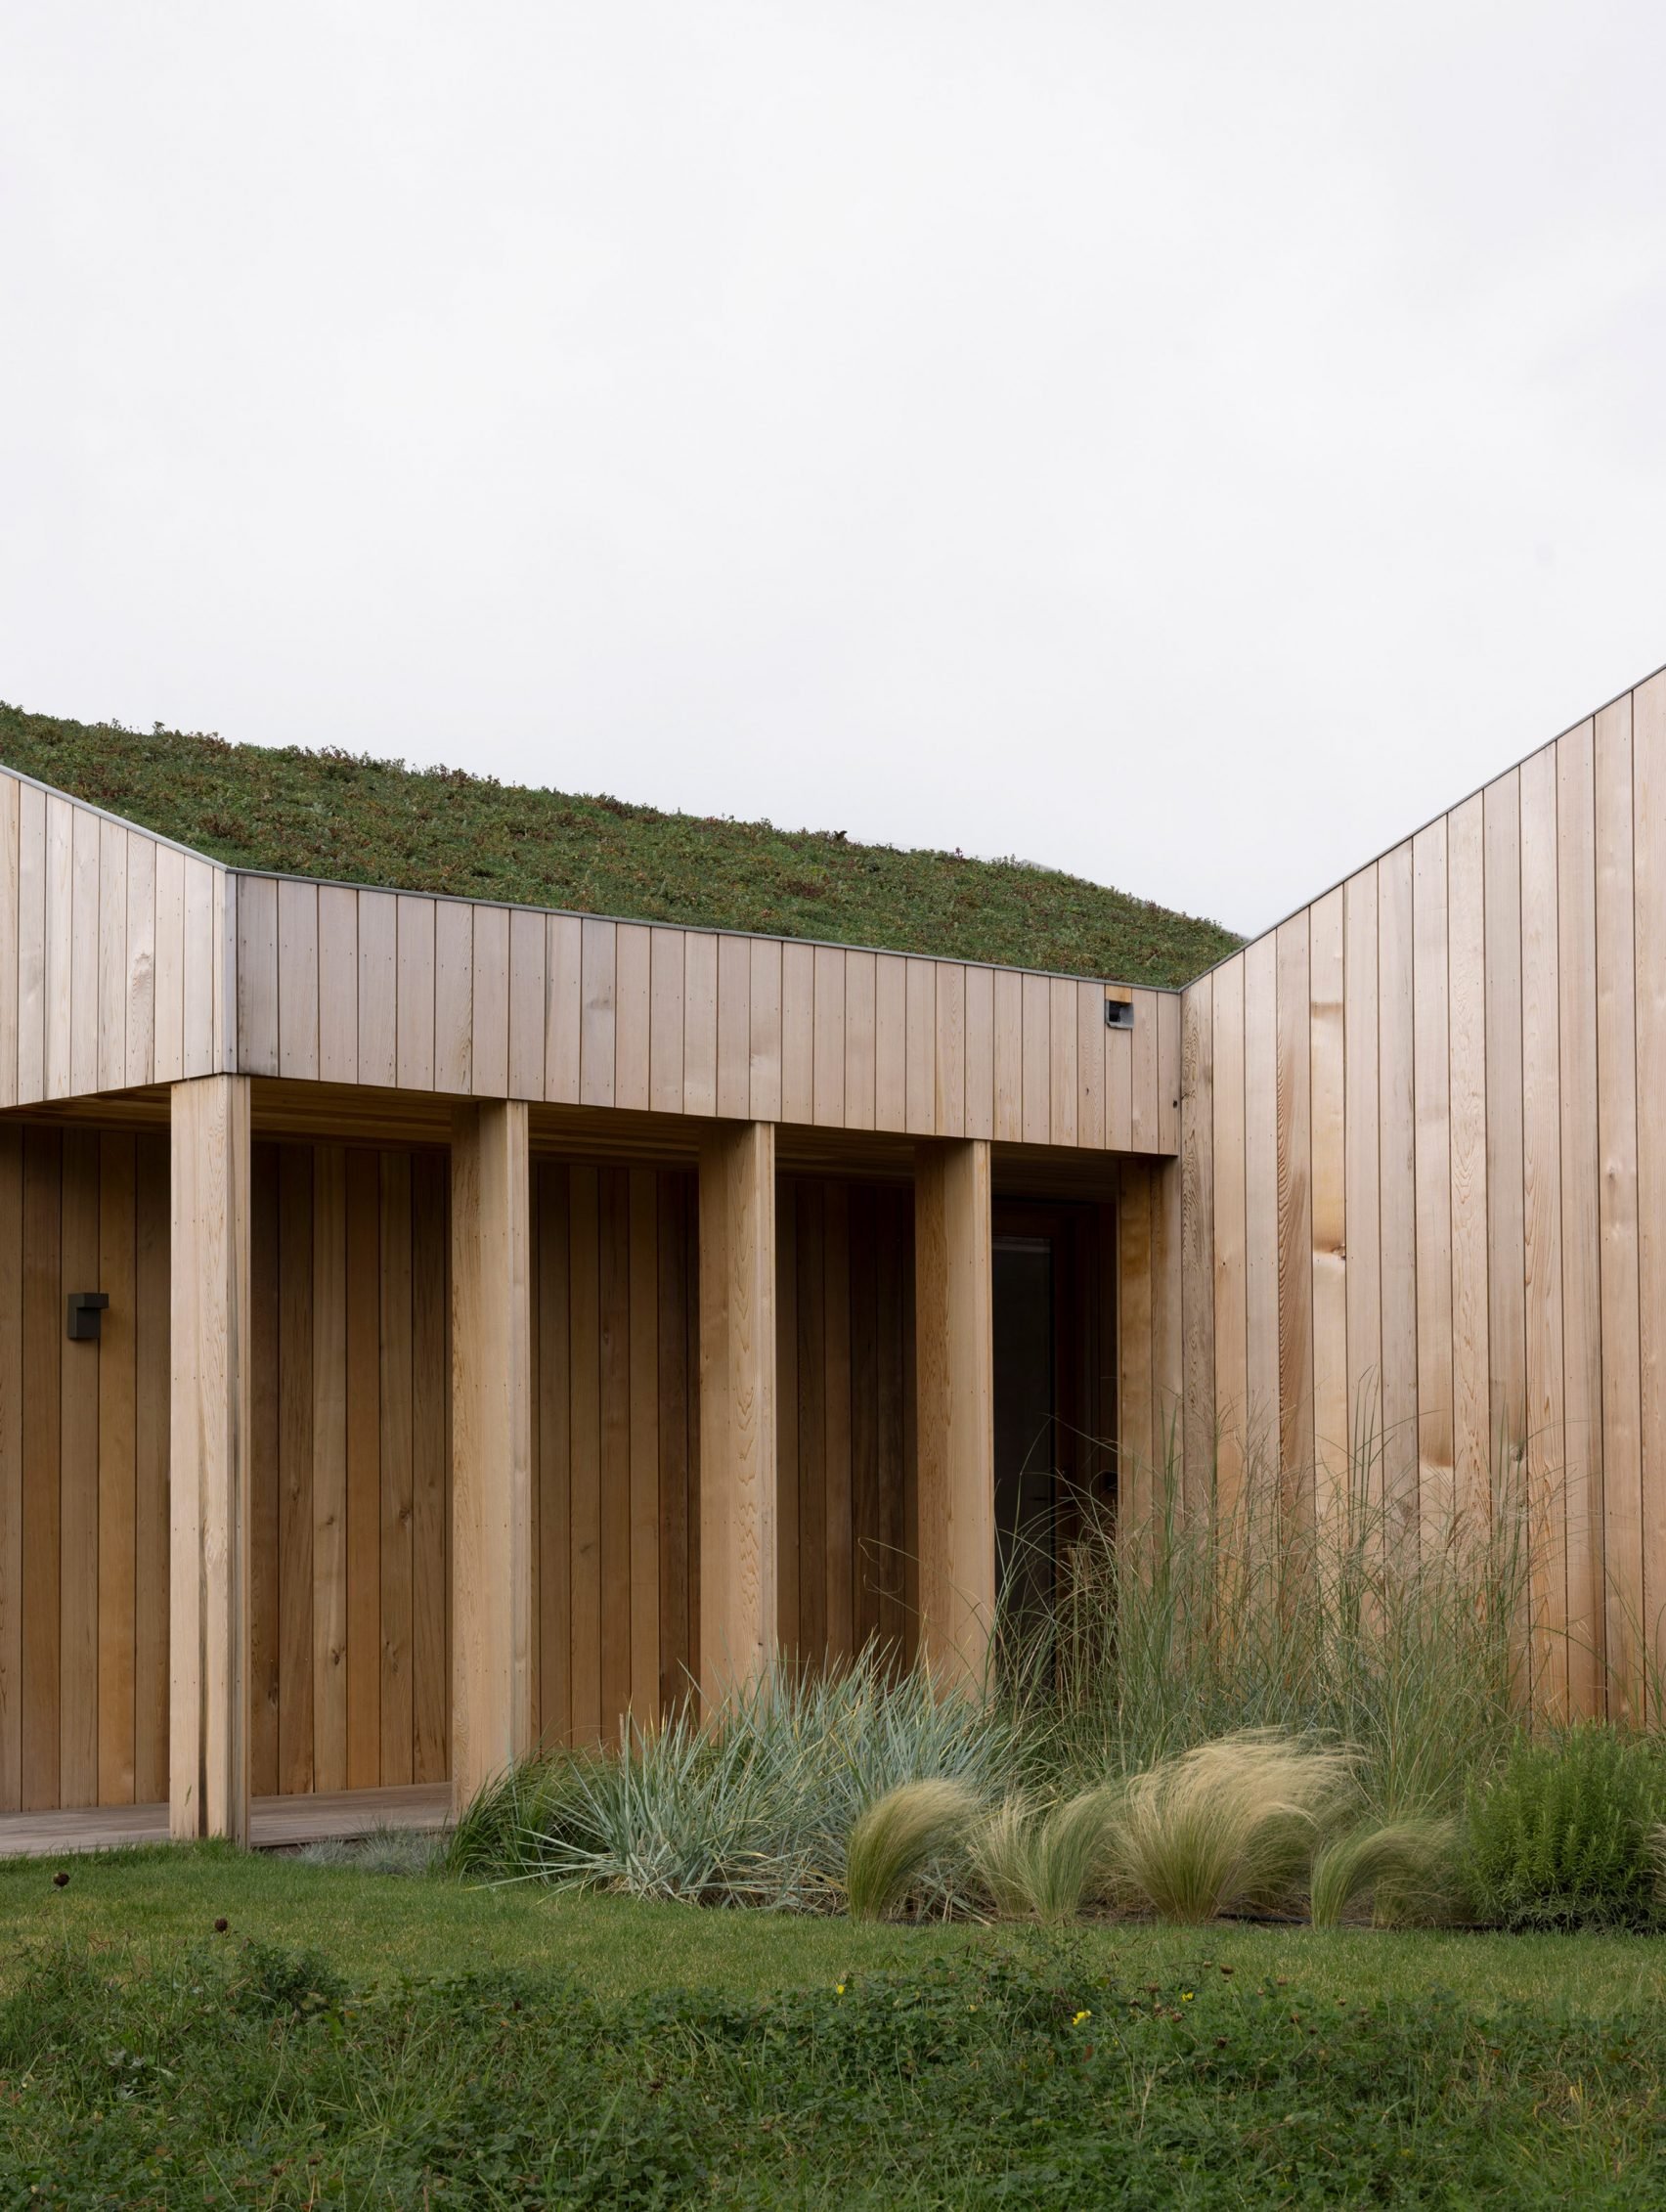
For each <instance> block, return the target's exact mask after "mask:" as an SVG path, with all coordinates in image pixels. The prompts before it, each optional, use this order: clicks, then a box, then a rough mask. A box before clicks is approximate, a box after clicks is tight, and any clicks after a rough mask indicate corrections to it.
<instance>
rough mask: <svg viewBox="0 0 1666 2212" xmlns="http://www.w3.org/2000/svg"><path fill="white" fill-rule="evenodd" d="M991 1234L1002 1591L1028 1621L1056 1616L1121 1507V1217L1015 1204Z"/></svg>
mask: <svg viewBox="0 0 1666 2212" xmlns="http://www.w3.org/2000/svg"><path fill="white" fill-rule="evenodd" d="M993 1228H994V1240H993V1251H992V1256H991V1259H992V1283H991V1292H992V1300H991V1304H992V1314H993V1326H994V1456H995V1579H996V1588H997V1590H998V1591H999V1593H1000V1595H1001V1598H1002V1601H1003V1603H1004V1604H1005V1605H1007V1606H1008V1607H1009V1608H1010V1609H1011V1610H1012V1611H1013V1612H1014V1613H1015V1614H1016V1615H1018V1616H1019V1617H1020V1618H1023V1617H1026V1616H1031V1617H1033V1616H1038V1615H1043V1614H1045V1613H1046V1612H1047V1611H1049V1610H1051V1608H1052V1607H1053V1605H1054V1603H1055V1601H1056V1599H1057V1597H1058V1595H1059V1591H1060V1585H1061V1581H1062V1578H1063V1577H1064V1576H1065V1575H1067V1574H1068V1572H1069V1565H1070V1555H1071V1549H1072V1547H1073V1546H1074V1545H1075V1544H1077V1543H1079V1542H1081V1541H1082V1540H1084V1538H1085V1536H1086V1534H1087V1531H1088V1527H1089V1525H1090V1523H1091V1522H1092V1520H1093V1518H1094V1515H1095V1513H1096V1512H1097V1511H1098V1510H1099V1509H1101V1508H1103V1507H1106V1506H1108V1505H1109V1504H1110V1503H1111V1502H1112V1497H1113V1485H1114V1480H1115V1478H1114V1474H1113V1469H1114V1465H1115V1461H1114V1455H1113V1452H1112V1449H1111V1442H1110V1439H1111V1438H1112V1437H1113V1435H1114V1433H1115V1427H1116V1409H1115V1374H1116V1338H1115V1331H1114V1325H1113V1314H1114V1303H1115V1302H1114V1295H1113V1292H1112V1289H1111V1286H1110V1282H1109V1279H1108V1269H1109V1268H1110V1267H1111V1265H1113V1264H1114V1261H1115V1254H1116V1235H1115V1216H1114V1213H1113V1210H1112V1209H1111V1208H1110V1207H1109V1206H1098V1205H1070V1204H1063V1203H1059V1204H1035V1203H1028V1202H1027V1203H1023V1204H1020V1203H1018V1202H1017V1201H1013V1200H1005V1201H997V1203H996V1206H995V1210H994V1223H993Z"/></svg>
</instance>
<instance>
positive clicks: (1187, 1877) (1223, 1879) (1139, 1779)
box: [1109, 1729, 1355, 1924]
mask: <svg viewBox="0 0 1666 2212" xmlns="http://www.w3.org/2000/svg"><path fill="white" fill-rule="evenodd" d="M1354 1765H1355V1759H1354V1755H1353V1754H1352V1753H1351V1752H1348V1751H1342V1750H1322V1749H1316V1748H1313V1747H1308V1746H1306V1745H1303V1744H1301V1743H1299V1742H1297V1741H1296V1740H1295V1739H1294V1738H1293V1737H1289V1736H1286V1735H1282V1734H1280V1733H1279V1732H1277V1731H1276V1730H1271V1729H1254V1730H1249V1731H1245V1732H1244V1733H1241V1734H1239V1735H1235V1736H1225V1737H1221V1738H1218V1739H1217V1740H1216V1741H1215V1742H1214V1743H1212V1744H1200V1745H1199V1746H1198V1747H1196V1748H1195V1749H1194V1750H1190V1751H1184V1752H1182V1753H1181V1754H1180V1755H1179V1757H1177V1758H1171V1759H1164V1760H1162V1762H1161V1763H1160V1764H1159V1765H1157V1766H1154V1767H1148V1768H1147V1769H1146V1771H1145V1772H1144V1773H1143V1774H1136V1775H1134V1776H1132V1777H1131V1778H1130V1779H1129V1780H1128V1781H1127V1782H1126V1783H1124V1784H1123V1785H1122V1786H1121V1789H1120V1791H1119V1792H1118V1801H1117V1804H1116V1808H1115V1811H1114V1812H1113V1814H1112V1818H1111V1821H1110V1825H1109V1843H1110V1864H1111V1870H1112V1875H1113V1879H1114V1880H1115V1882H1116V1885H1117V1887H1118V1890H1119V1891H1120V1892H1121V1893H1122V1894H1123V1895H1124V1897H1125V1898H1126V1899H1127V1900H1128V1901H1129V1902H1131V1903H1135V1904H1140V1905H1145V1906H1148V1907H1149V1908H1150V1909H1151V1910H1152V1911H1153V1912H1155V1913H1156V1914H1158V1915H1159V1917H1160V1918H1161V1919H1162V1920H1167V1921H1179V1922H1183V1923H1190V1924H1196V1923H1198V1922H1201V1921H1206V1920H1210V1919H1212V1918H1213V1917H1214V1915H1215V1914H1217V1913H1222V1912H1225V1911H1226V1910H1228V1908H1229V1907H1231V1906H1233V1905H1239V1904H1249V1903H1255V1902H1261V1901H1265V1900H1267V1899H1270V1898H1272V1897H1274V1896H1276V1895H1278V1894H1279V1893H1280V1892H1281V1891H1282V1890H1284V1889H1286V1888H1288V1887H1289V1886H1290V1885H1291V1884H1292V1883H1293V1882H1294V1881H1295V1880H1298V1879H1299V1877H1300V1875H1301V1873H1302V1872H1303V1871H1304V1869H1305V1868H1306V1866H1307V1864H1308V1861H1309V1859H1310V1858H1311V1856H1312V1852H1313V1849H1314V1846H1315V1844H1316V1842H1317V1841H1318V1839H1319V1836H1320V1834H1321V1832H1322V1826H1323V1823H1324V1822H1325V1820H1326V1819H1327V1818H1329V1817H1331V1816H1333V1815H1334V1814H1335V1813H1336V1811H1337V1809H1338V1807H1339V1805H1340V1804H1341V1802H1342V1799H1343V1797H1344V1795H1345V1793H1346V1792H1347V1790H1348V1787H1349V1784H1350V1782H1351V1780H1352V1776H1353V1769H1354Z"/></svg>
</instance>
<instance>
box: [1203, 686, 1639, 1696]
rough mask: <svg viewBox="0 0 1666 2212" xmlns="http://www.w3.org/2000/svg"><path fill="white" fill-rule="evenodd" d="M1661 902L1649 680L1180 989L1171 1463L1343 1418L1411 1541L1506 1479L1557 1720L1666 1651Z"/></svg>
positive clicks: (1230, 1475) (1626, 1689) (1313, 1464)
mask: <svg viewBox="0 0 1666 2212" xmlns="http://www.w3.org/2000/svg"><path fill="white" fill-rule="evenodd" d="M1663 915H1666V677H1663V676H1656V677H1654V678H1651V679H1650V680H1649V682H1648V683H1646V684H1644V685H1642V686H1639V687H1638V689H1637V690H1635V691H1633V692H1631V693H1628V694H1626V695H1625V696H1624V697H1622V698H1619V699H1616V700H1615V701H1613V702H1612V704H1610V705H1609V706H1606V707H1604V708H1603V709H1602V710H1601V712H1600V714H1598V715H1596V716H1595V717H1593V718H1592V719H1591V720H1588V721H1586V722H1583V723H1581V724H1579V725H1578V727H1577V728H1575V729H1573V730H1568V731H1567V732H1566V733H1565V734H1564V735H1563V736H1561V737H1559V738H1557V739H1556V742H1555V743H1554V744H1552V745H1549V746H1546V747H1545V748H1543V749H1542V750H1541V751H1540V752H1537V753H1535V754H1533V755H1531V756H1530V757H1529V758H1528V759H1527V760H1525V761H1523V762H1522V763H1521V764H1520V765H1519V766H1518V767H1516V768H1513V769H1511V770H1510V771H1509V772H1508V773H1507V774H1503V775H1501V776H1499V777H1497V778H1496V779H1495V780H1494V781H1493V782H1491V783H1490V784H1488V785H1487V786H1486V788H1485V789H1484V790H1483V791H1481V792H1479V793H1477V794H1476V795H1475V796H1474V797H1472V798H1469V799H1468V800H1466V801H1465V802H1464V803H1463V804H1462V805H1460V806H1458V807H1455V808H1454V809H1453V810H1452V811H1451V813H1450V814H1448V815H1446V816H1444V817H1442V818H1440V819H1439V820H1437V821H1435V822H1434V823H1432V824H1430V825H1429V826H1428V827H1427V828H1426V829H1424V830H1422V831H1420V832H1419V834H1418V835H1417V836H1416V837H1415V838H1412V839H1410V840H1408V841H1407V842H1406V843H1404V844H1402V845H1400V846H1397V847H1396V848H1394V849H1393V850H1392V851H1391V852H1389V853H1387V854H1385V855H1383V856H1382V857H1381V859H1380V860H1378V861H1375V862H1373V863H1371V864H1370V865H1369V866H1367V867H1364V868H1362V869H1360V870H1359V871H1358V872H1357V873H1356V874H1355V875H1353V876H1351V877H1350V878H1349V879H1348V880H1347V882H1346V883H1344V884H1343V885H1342V886H1340V888H1339V890H1337V891H1334V892H1331V893H1329V894H1328V895H1327V896H1326V897H1325V898H1324V899H1322V900H1320V901H1318V902H1316V903H1315V905H1313V906H1312V907H1307V908H1304V909H1303V910H1302V911H1301V912H1300V913H1298V914H1296V915H1294V916H1293V918H1292V919H1291V920H1290V921H1287V922H1285V923H1284V924H1283V925H1281V927H1280V929H1279V930H1278V932H1277V933H1276V934H1275V935H1274V936H1270V937H1268V938H1264V939H1262V940H1260V941H1258V943H1256V944H1254V945H1251V946H1249V947H1247V948H1246V950H1245V951H1243V952H1241V953H1237V954H1235V955H1234V956H1233V957H1232V958H1231V959H1230V960H1227V961H1225V962H1224V963H1223V964H1222V965H1221V966H1219V967H1217V968H1216V969H1214V970H1213V971H1212V973H1211V974H1209V975H1207V976H1206V977H1204V978H1203V979H1202V980H1201V981H1200V982H1199V983H1197V984H1195V985H1193V986H1192V988H1191V990H1190V991H1189V992H1188V993H1187V994H1186V997H1185V1007H1184V1026H1185V1030H1186V1034H1187V1036H1188V1038H1189V1040H1191V1042H1190V1043H1189V1045H1188V1049H1187V1051H1186V1053H1185V1056H1184V1080H1183V1085H1182V1128H1181V1162H1182V1166H1181V1175H1182V1192H1183V1198H1182V1204H1183V1208H1184V1223H1183V1238H1182V1241H1183V1247H1184V1261H1183V1267H1182V1282H1181V1299H1182V1307H1183V1326H1182V1338H1183V1344H1184V1372H1183V1377H1182V1389H1183V1394H1184V1401H1185V1408H1186V1421H1185V1429H1186V1444H1187V1456H1188V1483H1189V1485H1190V1486H1191V1488H1192V1489H1193V1491H1194V1492H1195V1494H1196V1495H1197V1496H1198V1497H1199V1498H1203V1497H1205V1496H1206V1495H1207V1477H1208V1472H1209V1469H1208V1465H1207V1462H1208V1461H1209V1460H1210V1458H1211V1455H1212V1458H1213V1465H1214V1468H1215V1470H1217V1471H1218V1474H1219V1476H1220V1477H1221V1478H1222V1479H1223V1480H1224V1481H1225V1482H1226V1483H1227V1484H1228V1485H1229V1487H1230V1486H1231V1485H1235V1484H1236V1482H1238V1480H1239V1470H1240V1468H1241V1466H1242V1465H1243V1463H1244V1461H1245V1459H1246V1457H1247V1456H1248V1455H1250V1454H1253V1453H1256V1452H1258V1453H1259V1456H1260V1458H1261V1459H1262V1461H1263V1462H1269V1461H1271V1460H1274V1459H1276V1462H1277V1471H1278V1473H1279V1475H1280V1477H1281V1479H1282V1480H1283V1482H1284V1483H1285V1485H1286V1488H1287V1492H1299V1491H1300V1490H1301V1489H1302V1487H1303V1485H1305V1484H1307V1483H1309V1482H1314V1481H1315V1480H1316V1482H1317V1485H1318V1491H1317V1494H1318V1497H1319V1498H1320V1500H1321V1501H1323V1499H1324V1497H1325V1495H1326V1492H1327V1490H1328V1489H1333V1486H1334V1484H1335V1482H1337V1479H1338V1478H1339V1477H1340V1476H1341V1475H1342V1474H1343V1472H1344V1471H1345V1470H1346V1468H1347V1466H1348V1464H1349V1457H1350V1450H1351V1448H1352V1446H1353V1444H1354V1442H1355V1440H1356V1439H1357V1438H1358V1436H1359V1435H1360V1433H1361V1431H1362V1429H1366V1430H1375V1434H1376V1449H1377V1453H1378V1456H1377V1457H1376V1459H1375V1460H1374V1462H1373V1464H1372V1466H1371V1468H1370V1469H1369V1480H1370V1482H1371V1483H1372V1485H1373V1487H1374V1489H1375V1491H1376V1494H1377V1496H1378V1497H1379V1499H1380V1501H1381V1502H1382V1503H1383V1504H1385V1505H1386V1506H1387V1507H1389V1508H1390V1509H1391V1511H1392V1512H1393V1513H1394V1515H1395V1517H1396V1520H1397V1523H1398V1526H1400V1527H1401V1528H1402V1529H1403V1531H1404V1534H1405V1540H1406V1541H1408V1542H1416V1541H1417V1540H1418V1532H1419V1530H1420V1528H1421V1529H1422V1530H1423V1531H1424V1532H1425V1535H1427V1534H1429V1533H1431V1532H1433V1531H1434V1530H1436V1529H1438V1528H1439V1527H1440V1526H1442V1525H1443V1523H1444V1522H1445V1521H1446V1519H1447V1517H1448V1516H1449V1514H1450V1512H1451V1511H1452V1509H1453V1508H1454V1506H1456V1507H1457V1508H1459V1509H1462V1510H1467V1511H1469V1512H1471V1513H1480V1514H1484V1513H1485V1512H1486V1511H1487V1510H1488V1507H1489V1501H1490V1500H1491V1499H1492V1498H1493V1497H1495V1496H1496V1495H1497V1493H1498V1490H1499V1488H1500V1486H1501V1485H1502V1484H1505V1483H1509V1484H1510V1485H1511V1486H1512V1487H1513V1488H1514V1487H1517V1486H1519V1487H1522V1488H1524V1493H1525V1498H1526V1501H1527V1504H1528V1506H1529V1508H1530V1511H1531V1515H1532V1520H1533V1533H1534V1539H1535V1549H1536V1561H1535V1572H1534V1577H1533V1585H1532V1593H1531V1603H1532V1612H1533V1635H1532V1638H1531V1641H1530V1647H1529V1648H1530V1652H1531V1659H1532V1669H1533V1690H1534V1695H1535V1698H1536V1700H1537V1702H1538V1703H1539V1704H1540V1705H1541V1706H1542V1707H1543V1708H1544V1709H1545V1710H1547V1711H1548V1712H1551V1713H1560V1712H1566V1711H1579V1712H1591V1711H1600V1710H1602V1709H1604V1707H1605V1708H1606V1709H1607V1710H1609V1711H1611V1712H1613V1713H1616V1714H1620V1713H1629V1714H1631V1715H1633V1716H1634V1717H1635V1716H1641V1715H1642V1714H1643V1712H1644V1706H1645V1703H1646V1689H1645V1683H1646V1678H1647V1674H1648V1669H1649V1666H1650V1664H1654V1665H1658V1664H1659V1662H1660V1661H1661V1659H1663V1658H1666V1384H1663V1382H1662V1377H1666V1138H1663V1137H1662V1135H1661V1129H1662V1127H1663V1126H1666V1125H1663V1124H1662V1122H1661V1117H1660V1114H1659V1112H1658V1110H1657V1106H1656V1103H1655V1102H1656V1101H1657V1100H1658V1098H1659V1096H1660V1093H1661V1089H1662V1082H1663V1080H1666V922H1663V921H1662V916H1663ZM1275 948H1276V951H1275ZM1275 1066H1276V1068H1277V1074H1278V1080H1277V1084H1276V1086H1275V1085H1274V1084H1272V1083H1270V1082H1269V1081H1268V1080H1267V1076H1266V1071H1267V1070H1269V1069H1272V1068H1274V1067H1275ZM1275 1159H1276V1162H1277V1171H1278V1203H1277V1205H1276V1206H1275V1205H1274V1203H1273V1202H1272V1200H1271V1197H1270V1195H1268V1194H1269V1193H1270V1191H1271V1179H1270V1178H1271V1165H1270V1164H1271V1163H1272V1162H1273V1161H1274V1160H1275ZM1275 1344H1276V1345H1277V1348H1278V1354H1277V1358H1276V1361H1275V1359H1274V1358H1273V1356H1272V1351H1271V1348H1272V1347H1273V1346H1274V1345H1275ZM1333 1494H1334V1489H1333ZM1649 1717H1650V1719H1653V1718H1655V1717H1656V1716H1654V1715H1652V1714H1651V1715H1649Z"/></svg>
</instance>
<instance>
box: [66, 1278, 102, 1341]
mask: <svg viewBox="0 0 1666 2212" xmlns="http://www.w3.org/2000/svg"><path fill="white" fill-rule="evenodd" d="M109 1304H110V1293H109V1292H108V1291H71V1292H70V1293H69V1335H70V1338H71V1339H72V1341H73V1342H74V1343H76V1344H87V1343H91V1344H97V1343H98V1341H99V1316H100V1315H101V1314H102V1313H103V1311H104V1309H105V1307H106V1306H107V1305H109Z"/></svg>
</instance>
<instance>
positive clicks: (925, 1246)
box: [914, 1138, 995, 1689]
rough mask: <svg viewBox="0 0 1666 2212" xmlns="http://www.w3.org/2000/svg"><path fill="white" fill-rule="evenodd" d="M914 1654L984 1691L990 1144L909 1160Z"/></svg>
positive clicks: (937, 1148)
mask: <svg viewBox="0 0 1666 2212" xmlns="http://www.w3.org/2000/svg"><path fill="white" fill-rule="evenodd" d="M914 1279H915V1296H914V1325H915V1331H916V1342H917V1358H916V1362H915V1371H916V1377H917V1382H916V1425H917V1435H918V1445H917V1453H918V1476H917V1494H918V1498H919V1529H918V1533H917V1542H918V1545H919V1561H920V1571H919V1582H920V1656H921V1658H922V1659H924V1660H925V1661H926V1663H927V1664H928V1665H929V1666H931V1667H932V1668H933V1669H934V1671H935V1672H936V1674H937V1676H938V1678H939V1680H940V1681H941V1682H943V1683H948V1684H963V1685H967V1686H969V1687H972V1688H974V1689H977V1688H981V1687H982V1685H983V1681H984V1673H985V1661H986V1654H987V1651H988V1644H989V1634H990V1630H991V1628H992V1626H993V1622H994V1610H995V1427H994V1377H993V1367H994V1338H993V1332H992V1327H991V1321H990V1297H991V1290H990V1261H989V1147H988V1145H987V1143H986V1141H985V1140H984V1139H982V1138H978V1139H976V1140H974V1141H972V1142H969V1143H938V1144H932V1143H925V1144H921V1145H919V1146H918V1147H917V1148H916V1152H915V1169H914Z"/></svg>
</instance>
